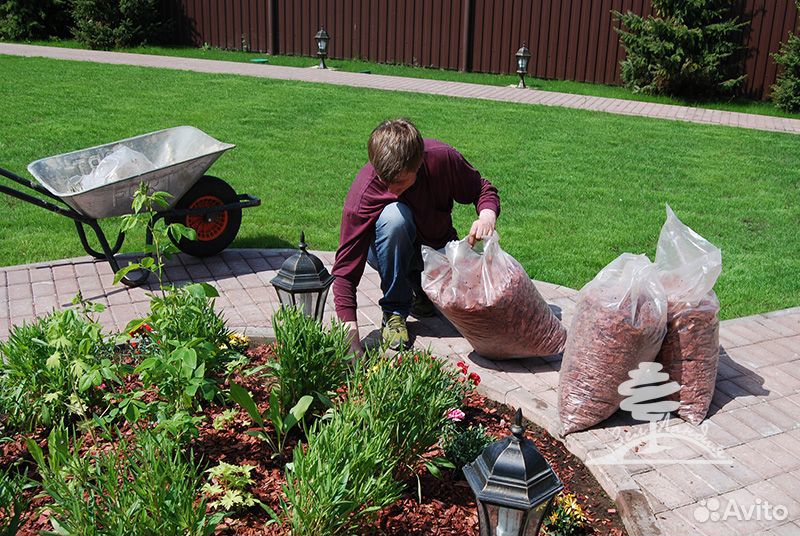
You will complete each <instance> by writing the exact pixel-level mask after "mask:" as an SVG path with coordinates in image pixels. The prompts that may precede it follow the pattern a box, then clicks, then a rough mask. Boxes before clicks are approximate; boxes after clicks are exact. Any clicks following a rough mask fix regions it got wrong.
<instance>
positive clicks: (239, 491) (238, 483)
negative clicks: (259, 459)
mask: <svg viewBox="0 0 800 536" xmlns="http://www.w3.org/2000/svg"><path fill="white" fill-rule="evenodd" d="M253 469H255V466H253V465H232V464H230V463H225V462H219V464H217V465H216V466H214V467H212V468H211V469H209V470H207V471H206V472H207V473H208V479H209V482H208V483H206V484H205V485H204V486H203V490H202V491H203V493H204V494H205V495H206V496H207V497H208V498H209V499H213V500H212V502H210V503H209V506H210V507H211V508H217V509H221V510H225V511H226V512H230V511H234V510H238V509H241V508H249V507H251V506H253V505H255V504H260V501H258V499H256V498H255V497H253V494H252V493H251V492H249V491H248V490H247V488H248V487H249V486H250V485H252V484H253V478H252V477H251V476H250V473H252V472H253Z"/></svg>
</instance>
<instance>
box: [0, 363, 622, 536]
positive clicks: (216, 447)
mask: <svg viewBox="0 0 800 536" xmlns="http://www.w3.org/2000/svg"><path fill="white" fill-rule="evenodd" d="M248 354H249V355H250V357H251V359H252V361H251V366H257V365H260V364H263V363H265V362H266V361H267V359H269V357H270V355H271V350H270V348H269V347H259V348H255V349H252V350H249V351H248ZM233 380H234V381H236V382H237V383H239V384H240V385H243V386H244V387H246V388H247V389H248V390H250V392H251V393H252V394H253V398H254V399H255V401H256V403H257V404H258V405H259V406H260V407H262V408H263V406H264V404H265V402H266V400H267V398H268V390H267V388H266V385H265V383H264V381H263V380H259V379H258V378H256V377H254V376H250V377H242V376H234V378H233ZM225 409H227V408H225V407H223V406H220V405H211V406H209V407H208V408H206V411H205V413H206V415H207V418H206V419H205V420H204V421H203V423H202V424H201V425H200V434H199V437H198V438H196V439H195V440H194V441H193V442H192V445H191V448H192V449H193V451H194V453H195V456H197V457H199V458H200V459H201V460H202V462H203V464H205V465H208V466H213V465H216V464H217V462H219V461H225V462H227V463H231V464H236V465H253V466H255V467H256V469H254V470H253V472H252V475H251V476H252V477H253V479H254V482H255V483H254V485H253V486H252V487H251V489H250V491H251V492H252V493H253V495H254V496H255V497H256V498H257V499H259V500H260V501H262V502H263V503H264V504H266V505H267V506H268V507H269V508H271V509H273V510H275V511H279V510H280V499H281V496H282V492H281V486H282V484H283V483H284V475H283V465H284V464H285V463H286V462H287V461H289V459H290V458H291V450H292V449H293V448H294V446H295V445H296V444H297V441H298V439H300V438H298V437H297V436H296V435H295V436H293V437H292V438H291V439H290V440H289V446H288V448H287V453H286V454H287V456H286V458H282V457H279V458H272V457H271V455H272V453H271V452H270V450H269V448H268V447H267V445H266V443H264V442H262V441H260V440H259V439H256V438H254V437H252V436H249V435H247V433H246V432H247V431H248V430H249V429H251V425H250V423H249V419H248V417H247V415H246V413H245V412H244V410H240V411H239V412H238V413H237V414H236V415H235V416H234V418H233V420H232V421H231V422H229V423H228V424H227V425H226V426H225V427H224V428H223V429H222V430H215V429H214V427H213V425H212V423H213V421H214V418H215V417H216V416H218V415H220V414H221V413H222V412H223V411H224V410H225ZM462 410H463V411H464V413H465V418H464V421H463V422H462V423H461V424H462V425H464V426H469V425H478V424H481V425H483V426H484V428H486V430H487V432H488V433H489V434H490V435H492V436H494V437H497V438H502V437H505V436H507V435H508V434H509V426H510V421H511V420H512V419H513V417H514V410H513V409H512V408H509V407H507V406H504V405H499V404H497V403H495V402H493V401H492V400H489V399H486V398H484V397H482V396H480V395H477V394H475V393H473V394H471V395H470V396H469V397H468V399H467V400H466V403H465V405H464V407H462ZM523 425H524V427H525V429H526V436H527V437H528V438H529V439H531V440H533V442H534V443H535V445H536V447H537V449H539V451H540V452H541V453H542V455H543V456H544V457H545V459H546V460H547V461H548V463H550V465H551V466H552V467H553V470H554V471H555V472H556V474H557V475H558V476H559V478H560V479H561V480H562V482H563V483H564V486H565V492H569V493H573V494H575V496H576V497H577V500H578V503H579V504H580V505H581V506H582V507H583V509H584V511H585V512H586V514H587V517H588V518H589V521H590V523H589V525H590V527H589V528H588V529H587V532H585V534H587V535H589V534H592V535H593V534H597V535H603V536H606V535H608V536H623V535H625V534H626V533H625V530H624V527H623V525H622V521H621V519H620V517H619V514H618V513H617V510H616V506H615V505H614V502H613V501H612V500H611V499H610V498H609V497H608V496H607V495H606V493H605V492H604V491H603V490H602V488H601V487H600V485H599V484H598V483H597V481H596V480H595V479H594V477H592V475H591V474H590V473H589V470H588V469H587V468H586V467H585V466H584V465H583V464H582V463H581V462H580V461H579V460H578V459H577V458H575V457H574V456H573V455H571V454H570V453H569V452H568V451H567V450H566V448H565V447H564V445H563V444H562V443H560V442H559V441H557V440H556V439H554V438H552V437H551V436H550V435H548V434H547V432H545V431H544V430H543V429H541V428H539V427H538V426H536V425H534V424H533V423H531V422H529V421H527V420H523ZM27 437H32V438H33V439H34V440H35V441H37V442H38V443H39V444H41V445H43V446H44V444H45V443H46V439H45V438H46V434H45V433H44V432H43V431H39V432H38V433H34V434H29V435H28V436H27ZM24 442H25V437H23V436H21V435H20V436H16V437H13V438H9V440H8V441H7V442H5V443H2V444H0V467H2V468H6V467H9V465H10V464H12V463H14V462H16V461H21V462H22V464H21V465H22V466H27V467H28V471H29V475H30V476H31V477H33V478H37V477H38V475H37V474H36V471H35V466H34V465H33V464H32V463H31V459H30V455H29V454H28V453H27V450H26V448H25V446H24ZM103 447H107V446H100V448H103ZM432 455H442V453H441V452H438V453H436V452H434V453H432ZM421 471H422V472H421V473H420V481H421V489H422V501H421V502H420V501H419V499H418V497H417V482H416V479H413V478H412V479H411V480H409V481H408V483H407V492H406V494H405V495H404V496H403V498H402V499H401V500H399V501H398V502H396V503H395V504H393V505H391V506H388V507H386V508H384V509H383V510H381V511H380V512H379V513H378V516H377V519H376V520H375V522H374V526H373V527H370V528H365V533H371V534H375V535H381V536H383V535H385V536H423V535H424V536H477V534H478V519H477V513H476V510H475V498H474V495H473V494H472V492H471V490H470V488H469V486H468V485H467V483H466V481H464V480H463V479H462V480H456V479H454V478H453V475H452V471H448V470H445V471H443V477H442V478H441V479H437V478H435V477H433V476H432V475H431V474H429V473H428V472H427V471H425V469H424V468H423V469H421ZM40 491H41V489H40V488H35V489H29V490H27V491H26V493H27V494H29V495H30V496H31V497H33V496H34V495H36V494H37V493H39V492H40ZM48 500H49V499H44V498H36V499H34V502H33V506H34V508H33V509H32V512H33V513H32V514H31V515H29V516H28V518H27V519H26V521H25V522H24V524H23V526H22V527H21V529H20V531H19V532H18V534H20V535H23V536H29V535H36V534H39V531H42V530H52V526H51V525H50V522H49V516H48V512H47V509H46V504H47V502H48ZM269 521H270V518H269V516H268V514H267V513H266V512H265V511H264V510H263V509H262V508H260V507H258V506H254V507H252V508H250V509H248V510H246V511H244V512H240V513H237V514H235V515H231V516H230V517H226V518H225V519H223V521H222V522H221V523H220V525H219V526H218V528H217V532H216V534H219V535H234V534H236V535H256V534H259V535H268V536H277V535H283V534H288V533H289V531H288V529H287V527H283V526H280V525H279V524H276V523H272V524H269V525H267V523H268V522H269Z"/></svg>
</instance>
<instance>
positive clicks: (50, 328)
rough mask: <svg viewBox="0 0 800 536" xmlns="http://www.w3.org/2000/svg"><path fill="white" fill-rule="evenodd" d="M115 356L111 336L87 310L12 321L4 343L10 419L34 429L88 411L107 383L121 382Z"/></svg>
mask: <svg viewBox="0 0 800 536" xmlns="http://www.w3.org/2000/svg"><path fill="white" fill-rule="evenodd" d="M92 307H99V306H92ZM113 357H114V345H113V342H111V341H108V340H106V339H105V338H104V337H103V333H102V327H101V326H100V324H99V323H97V322H96V321H94V320H93V319H92V318H91V317H89V316H88V315H87V313H86V312H82V311H79V310H76V309H67V310H64V311H54V312H53V313H50V314H49V315H47V316H45V317H42V318H40V319H37V320H36V322H35V323H33V324H28V325H22V326H16V327H14V328H13V329H12V330H11V333H10V335H9V338H8V341H6V342H4V343H0V408H2V411H3V413H5V414H6V418H7V424H8V425H9V426H10V428H12V429H16V430H32V429H33V428H35V427H37V426H50V425H52V424H53V423H55V422H57V421H59V420H61V419H62V418H66V419H67V420H72V419H75V418H79V417H87V416H88V411H89V408H90V407H91V406H92V405H94V404H96V403H98V402H100V401H101V400H102V399H103V397H104V395H105V388H106V387H108V386H110V385H111V384H112V383H119V382H120V380H119V372H120V370H121V367H120V366H119V365H117V364H115V363H114V362H113ZM106 384H107V385H106Z"/></svg>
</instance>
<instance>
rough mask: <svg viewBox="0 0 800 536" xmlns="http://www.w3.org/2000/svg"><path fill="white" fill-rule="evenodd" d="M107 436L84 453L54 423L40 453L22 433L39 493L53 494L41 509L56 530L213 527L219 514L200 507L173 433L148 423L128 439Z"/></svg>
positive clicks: (194, 474) (192, 473) (208, 530)
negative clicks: (107, 442)
mask: <svg viewBox="0 0 800 536" xmlns="http://www.w3.org/2000/svg"><path fill="white" fill-rule="evenodd" d="M71 439H72V440H73V441H72V443H73V446H72V448H70V442H71V441H70V440H71ZM114 439H115V440H116V444H115V446H114V448H113V449H112V450H110V451H104V452H97V453H93V452H91V451H89V452H86V453H84V452H83V450H82V449H83V445H82V441H81V440H76V439H75V438H71V437H70V435H69V433H68V432H67V431H66V429H64V428H62V427H56V428H53V430H52V431H51V432H50V436H49V437H48V441H47V449H48V452H47V456H45V454H44V453H43V451H42V449H41V448H40V447H39V446H38V445H37V444H36V443H35V442H34V441H32V440H28V442H27V444H28V450H29V451H30V453H31V455H32V456H33V459H34V460H35V461H36V463H37V465H38V468H39V473H40V474H41V476H42V488H43V489H44V493H45V494H46V495H48V496H49V497H51V498H52V499H53V502H52V504H48V509H50V511H51V512H52V517H51V523H52V525H53V531H54V532H55V533H56V534H82V535H87V536H89V535H98V536H99V535H101V534H102V535H105V534H186V535H192V536H205V535H211V534H213V533H214V530H215V528H216V525H217V524H218V523H219V521H220V520H221V519H222V517H223V514H222V513H218V514H215V515H212V516H209V515H207V514H206V502H207V501H206V499H205V498H203V497H202V496H201V494H200V487H201V480H202V479H201V478H200V477H199V476H198V473H199V471H198V467H197V465H195V463H194V461H193V460H192V459H191V456H190V457H189V459H188V460H186V459H184V456H183V454H182V453H181V449H180V447H179V446H178V445H177V444H176V443H175V442H174V441H172V440H170V439H169V438H167V437H165V436H163V435H160V434H157V433H154V432H151V431H148V430H139V431H137V433H136V435H135V437H134V438H133V439H132V440H129V439H127V438H126V437H124V436H122V435H121V434H119V433H118V432H117V433H115V434H114Z"/></svg>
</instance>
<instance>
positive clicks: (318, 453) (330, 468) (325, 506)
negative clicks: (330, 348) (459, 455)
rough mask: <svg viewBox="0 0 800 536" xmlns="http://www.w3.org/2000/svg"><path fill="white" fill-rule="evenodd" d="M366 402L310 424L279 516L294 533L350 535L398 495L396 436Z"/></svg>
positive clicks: (400, 488)
mask: <svg viewBox="0 0 800 536" xmlns="http://www.w3.org/2000/svg"><path fill="white" fill-rule="evenodd" d="M377 424H378V423H376V422H375V421H374V420H373V418H372V416H371V415H370V412H369V408H368V407H367V406H366V405H364V404H355V403H345V404H343V405H342V406H341V407H339V408H338V409H336V410H332V411H331V412H330V413H329V414H328V415H327V418H326V419H325V420H320V421H317V422H316V423H314V425H313V426H312V428H311V430H310V431H309V433H308V447H307V448H304V447H303V446H302V445H298V446H297V448H295V449H294V453H293V460H292V464H291V466H289V465H287V471H286V484H285V485H284V487H283V491H284V493H285V495H286V501H285V502H284V501H283V500H282V503H281V507H282V517H283V519H284V521H286V522H287V524H288V525H289V527H290V528H291V533H292V534H326V535H330V536H338V535H341V534H353V533H354V530H353V529H354V527H358V526H359V525H363V524H366V523H369V521H370V520H371V519H372V518H373V516H374V515H375V513H376V512H377V511H378V510H380V509H381V508H383V507H384V506H387V505H389V504H392V503H393V502H395V501H396V500H398V499H399V498H400V497H401V496H402V492H403V487H404V486H403V485H402V484H401V483H400V482H398V481H396V480H395V479H394V477H393V472H394V464H395V462H396V459H395V457H394V456H393V455H392V450H393V449H392V443H393V442H394V438H393V437H392V433H391V430H390V428H389V427H384V426H378V425H377Z"/></svg>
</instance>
